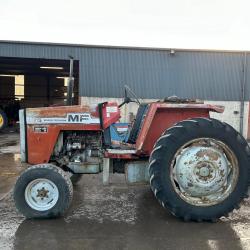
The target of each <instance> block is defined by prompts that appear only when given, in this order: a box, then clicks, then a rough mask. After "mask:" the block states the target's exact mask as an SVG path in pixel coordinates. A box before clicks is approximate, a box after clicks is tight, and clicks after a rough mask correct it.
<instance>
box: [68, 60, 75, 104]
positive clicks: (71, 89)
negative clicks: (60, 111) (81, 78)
mask: <svg viewBox="0 0 250 250" xmlns="http://www.w3.org/2000/svg"><path fill="white" fill-rule="evenodd" d="M69 58H70V65H69V79H68V89H67V106H71V105H73V93H74V80H75V79H74V77H73V72H74V58H73V57H72V56H69Z"/></svg>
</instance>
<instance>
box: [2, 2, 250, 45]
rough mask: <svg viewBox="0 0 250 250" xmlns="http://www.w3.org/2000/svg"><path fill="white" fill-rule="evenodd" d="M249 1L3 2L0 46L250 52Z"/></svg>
mask: <svg viewBox="0 0 250 250" xmlns="http://www.w3.org/2000/svg"><path fill="white" fill-rule="evenodd" d="M248 2H249V1H247V0H172V1H170V0H123V1H122V0H89V1H86V0H67V1H62V0H54V1H53V0H41V1H36V0H0V40H21V41H38V42H39V41H40V42H59V43H79V44H96V45H120V46H140V47H145V46H146V47H165V48H193V49H226V50H230V49H232V50H244V49H246V50H250V8H249V7H250V4H249V3H248Z"/></svg>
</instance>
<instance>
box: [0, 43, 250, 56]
mask: <svg viewBox="0 0 250 250" xmlns="http://www.w3.org/2000/svg"><path fill="white" fill-rule="evenodd" d="M1 43H10V44H25V45H47V46H63V47H78V48H100V49H102V48H105V49H131V50H151V51H157V50H158V51H170V50H175V51H185V52H218V53H244V52H250V51H249V50H221V49H185V48H172V47H171V48H162V47H144V46H142V47H139V46H118V45H94V44H78V43H54V42H34V41H17V40H0V44H1Z"/></svg>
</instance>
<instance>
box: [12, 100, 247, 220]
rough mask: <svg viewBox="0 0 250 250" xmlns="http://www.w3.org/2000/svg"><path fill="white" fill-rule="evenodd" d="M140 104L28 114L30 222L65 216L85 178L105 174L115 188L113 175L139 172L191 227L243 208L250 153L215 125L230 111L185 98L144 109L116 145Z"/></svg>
mask: <svg viewBox="0 0 250 250" xmlns="http://www.w3.org/2000/svg"><path fill="white" fill-rule="evenodd" d="M132 101H136V102H138V100H136V99H135V98H132V97H128V96H127V95H126V96H125V98H124V102H123V103H121V104H120V105H118V104H117V103H116V102H104V103H99V104H98V105H96V106H83V105H76V106H58V107H45V108H28V109H23V110H20V112H19V116H20V138H21V160H22V162H25V163H28V164H30V165H31V166H30V167H29V168H27V169H26V171H24V172H23V173H22V174H21V176H20V177H19V178H18V180H17V182H16V185H15V188H14V200H15V204H16V207H17V209H18V210H19V211H20V212H21V213H22V214H23V215H24V216H25V217H27V218H52V217H58V216H61V215H63V214H64V213H65V212H66V211H67V209H68V208H69V206H70V203H71V200H72V196H73V184H72V182H75V181H76V180H77V179H78V178H79V176H80V175H82V174H94V173H100V172H103V181H104V183H105V184H107V183H108V177H109V173H116V172H119V173H125V174H126V175H129V173H131V171H132V172H133V170H134V173H135V172H137V173H138V172H140V173H141V174H140V175H139V177H140V178H141V176H145V180H147V176H148V181H149V183H150V187H151V189H152V191H153V193H154V195H155V197H156V199H157V200H158V201H159V203H160V204H161V205H162V207H164V208H165V209H168V210H170V212H171V213H172V214H173V215H175V216H177V217H179V218H181V219H183V220H185V221H198V222H200V221H216V220H217V219H218V218H220V217H222V216H227V215H228V213H229V212H231V211H232V210H234V209H237V208H239V204H240V202H241V201H242V200H243V199H244V198H247V191H248V184H249V179H250V178H249V177H250V176H249V175H250V164H249V163H250V148H249V146H248V144H247V142H246V140H245V139H244V138H243V136H242V135H241V134H239V133H238V132H237V131H236V130H235V129H234V128H232V127H231V126H230V125H229V124H226V123H223V122H220V121H218V120H216V119H212V118H210V116H209V113H210V112H219V113H222V112H223V111H224V108H223V107H221V106H213V105H209V104H204V103H202V102H195V101H190V100H181V99H177V98H172V99H171V98H170V99H165V100H163V101H158V102H151V103H141V104H139V108H138V111H137V114H136V117H135V120H134V122H133V123H132V124H129V125H128V130H127V132H125V133H127V136H125V137H124V136H123V139H121V140H113V139H112V136H111V128H112V130H113V131H114V130H115V131H116V128H117V127H116V126H115V125H116V124H117V123H118V122H119V119H120V118H121V112H120V109H121V107H122V106H123V105H126V104H128V103H129V102H132ZM116 132H117V135H118V136H119V134H120V132H119V131H116ZM136 169H137V170H138V169H139V170H138V171H136ZM135 176H136V175H135ZM127 178H129V176H127Z"/></svg>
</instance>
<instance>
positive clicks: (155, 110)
mask: <svg viewBox="0 0 250 250" xmlns="http://www.w3.org/2000/svg"><path fill="white" fill-rule="evenodd" d="M102 105H103V106H102V113H103V127H104V129H105V128H108V127H109V126H110V125H111V124H112V123H115V122H117V121H118V120H119V119H120V110H119V108H118V105H117V103H115V102H111V103H103V104H102ZM223 110H224V109H223V108H222V107H220V106H212V105H206V104H171V103H159V102H156V103H151V104H150V107H149V110H148V113H147V116H146V118H145V120H144V123H143V126H142V129H141V132H140V134H139V136H138V138H137V142H136V145H131V148H134V147H136V150H137V153H136V154H137V156H136V155H134V154H133V155H132V154H109V153H107V152H106V153H105V156H106V157H109V158H121V159H135V158H138V157H140V156H146V157H147V156H149V155H150V153H151V151H152V149H153V146H154V144H155V142H156V140H157V139H158V138H159V136H160V135H161V134H162V132H163V131H165V130H166V129H167V128H169V127H171V126H173V125H174V124H175V123H176V122H178V121H182V120H185V119H188V118H192V117H209V111H215V112H223ZM85 112H86V113H90V115H91V117H93V118H99V112H98V107H97V106H96V107H93V108H91V107H88V106H82V105H77V106H62V107H48V108H34V109H27V111H26V113H27V117H28V118H32V119H33V118H34V119H38V120H39V119H40V118H51V117H52V118H56V117H60V118H61V117H62V118H63V117H66V116H67V114H68V113H85ZM249 119H250V118H249ZM35 126H38V127H39V126H42V127H47V132H46V133H39V132H34V127H35ZM74 130H75V131H76V130H78V131H79V130H81V131H84V130H88V131H100V130H101V127H100V123H95V124H82V123H77V124H75V123H59V124H42V125H39V124H36V125H34V124H29V125H27V147H28V163H30V164H38V163H45V162H48V161H49V159H50V157H51V154H52V152H53V149H54V146H55V144H56V141H57V138H58V135H59V133H60V131H74Z"/></svg>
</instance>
